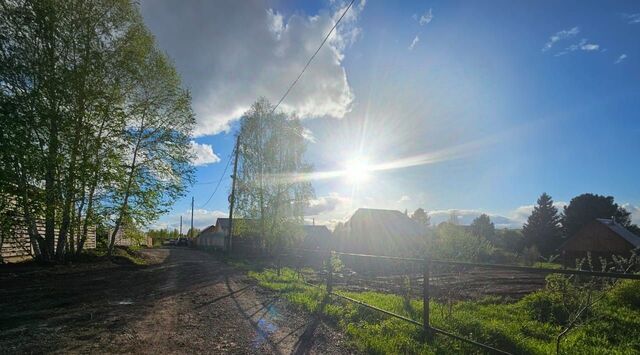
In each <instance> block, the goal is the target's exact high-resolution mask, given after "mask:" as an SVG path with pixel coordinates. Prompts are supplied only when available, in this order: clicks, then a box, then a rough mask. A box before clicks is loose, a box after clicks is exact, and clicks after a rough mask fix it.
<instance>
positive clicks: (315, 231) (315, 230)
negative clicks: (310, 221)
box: [302, 225, 331, 238]
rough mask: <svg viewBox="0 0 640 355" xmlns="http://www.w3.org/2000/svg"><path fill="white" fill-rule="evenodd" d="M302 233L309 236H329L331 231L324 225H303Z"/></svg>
mask: <svg viewBox="0 0 640 355" xmlns="http://www.w3.org/2000/svg"><path fill="white" fill-rule="evenodd" d="M302 228H303V229H304V233H305V235H306V236H307V237H310V238H331V231H330V230H329V228H327V227H326V226H315V225H313V226H303V227H302Z"/></svg>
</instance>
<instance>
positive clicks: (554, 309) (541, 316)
mask: <svg viewBox="0 0 640 355" xmlns="http://www.w3.org/2000/svg"><path fill="white" fill-rule="evenodd" d="M520 305H521V306H522V307H523V308H524V310H525V311H526V312H527V313H528V314H529V316H530V317H531V318H532V319H535V320H537V321H540V322H545V323H552V324H564V323H565V322H566V321H567V320H568V319H569V313H568V312H567V310H566V308H565V307H564V306H563V305H562V298H561V296H560V294H558V293H556V292H551V291H547V290H542V291H538V292H534V293H531V294H529V295H527V296H525V297H524V298H523V299H522V300H521V301H520Z"/></svg>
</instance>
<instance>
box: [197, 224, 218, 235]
mask: <svg viewBox="0 0 640 355" xmlns="http://www.w3.org/2000/svg"><path fill="white" fill-rule="evenodd" d="M215 228H216V226H215V225H211V226H209V227H207V228H205V229H203V230H201V231H200V233H198V235H200V234H202V233H209V232H213V230H214V229H215Z"/></svg>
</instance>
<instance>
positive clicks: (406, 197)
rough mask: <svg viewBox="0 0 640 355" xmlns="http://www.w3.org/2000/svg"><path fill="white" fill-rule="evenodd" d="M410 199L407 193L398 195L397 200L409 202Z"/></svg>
mask: <svg viewBox="0 0 640 355" xmlns="http://www.w3.org/2000/svg"><path fill="white" fill-rule="evenodd" d="M409 201H411V197H409V196H407V195H403V196H402V197H400V199H399V200H398V203H403V202H409Z"/></svg>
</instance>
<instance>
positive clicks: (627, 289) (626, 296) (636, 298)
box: [611, 280, 640, 309]
mask: <svg viewBox="0 0 640 355" xmlns="http://www.w3.org/2000/svg"><path fill="white" fill-rule="evenodd" d="M611 300H613V301H614V302H615V303H618V304H620V305H623V306H627V307H630V308H633V309H640V281H639V280H621V281H619V282H618V284H617V285H615V286H614V287H613V289H612V290H611Z"/></svg>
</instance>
